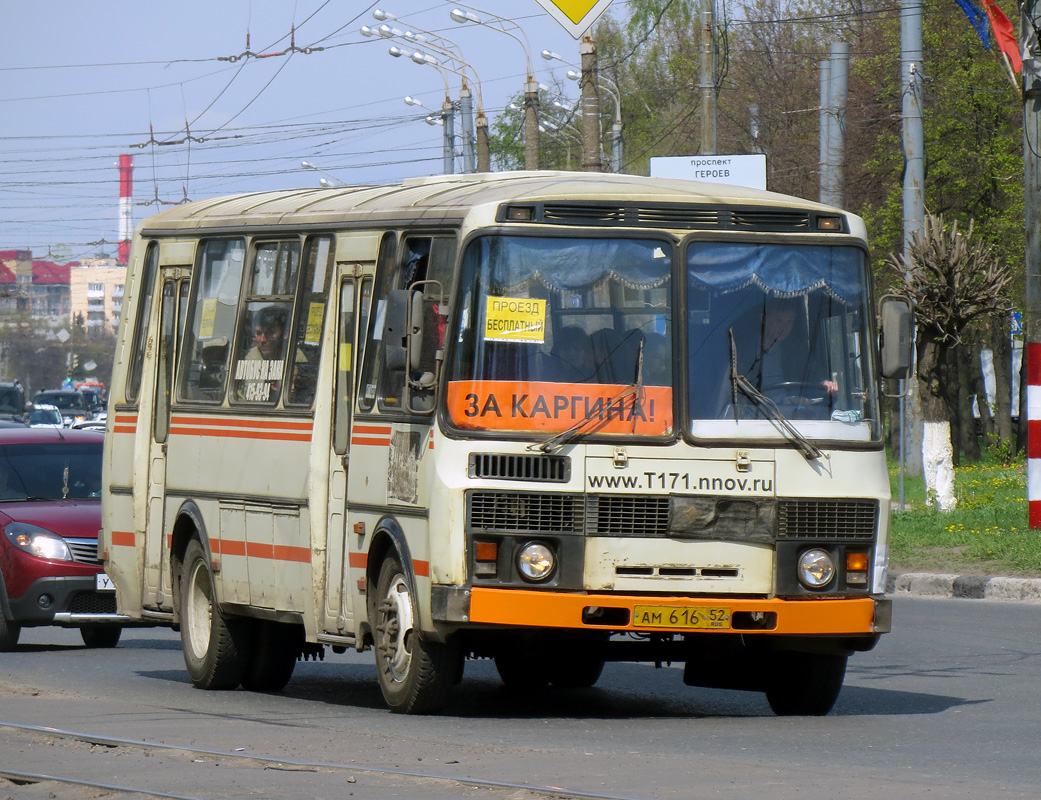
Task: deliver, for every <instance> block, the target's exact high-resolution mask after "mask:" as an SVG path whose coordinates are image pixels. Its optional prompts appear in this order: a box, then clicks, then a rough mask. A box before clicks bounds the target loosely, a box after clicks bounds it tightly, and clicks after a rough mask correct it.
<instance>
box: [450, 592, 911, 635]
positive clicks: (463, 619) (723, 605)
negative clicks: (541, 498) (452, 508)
mask: <svg viewBox="0 0 1041 800" xmlns="http://www.w3.org/2000/svg"><path fill="white" fill-rule="evenodd" d="M434 588H435V592H434V598H433V599H434V604H433V605H434V607H433V612H434V618H435V619H436V620H438V621H443V622H454V623H463V624H469V625H509V626H522V627H526V628H570V629H574V630H607V631H615V632H618V631H639V632H644V633H646V632H656V631H657V632H662V633H702V632H703V633H735V632H736V633H743V634H744V633H761V634H776V635H795V636H814V635H832V636H864V635H869V636H876V635H878V634H881V633H888V632H889V630H890V624H891V601H890V600H889V599H888V598H885V597H880V596H867V597H856V598H849V597H827V596H818V597H810V598H806V599H801V598H800V599H791V600H788V599H781V598H735V597H669V596H660V595H655V596H645V595H620V594H584V593H560V592H538V591H527V590H523V589H489V588H483V587H472V588H468V589H462V588H455V587H434ZM438 589H440V590H441V591H437V590H438Z"/></svg>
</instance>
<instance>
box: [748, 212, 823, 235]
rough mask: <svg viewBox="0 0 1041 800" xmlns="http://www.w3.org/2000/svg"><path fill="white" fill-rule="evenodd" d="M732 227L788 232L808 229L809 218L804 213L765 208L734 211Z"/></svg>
mask: <svg viewBox="0 0 1041 800" xmlns="http://www.w3.org/2000/svg"><path fill="white" fill-rule="evenodd" d="M732 226H733V227H734V228H755V229H756V230H775V231H790V230H799V229H808V228H809V227H810V216H809V214H808V213H806V212H804V211H783V210H774V209H766V208H754V209H735V210H734V212H733V220H732Z"/></svg>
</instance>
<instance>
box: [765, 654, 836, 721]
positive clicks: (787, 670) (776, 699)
mask: <svg viewBox="0 0 1041 800" xmlns="http://www.w3.org/2000/svg"><path fill="white" fill-rule="evenodd" d="M770 673H771V674H770V677H769V679H768V680H769V683H768V684H767V687H766V700H767V702H769V703H770V708H772V709H773V710H774V713H775V714H777V715H778V716H781V717H793V716H800V717H823V716H824V715H825V714H827V713H828V712H829V711H831V707H832V706H833V705H835V701H836V700H837V699H838V697H839V692H840V691H842V681H843V679H844V678H845V677H846V656H833V655H824V654H821V653H790V652H784V653H778V654H777V657H776V658H775V659H774V660H773V661H771V662H770Z"/></svg>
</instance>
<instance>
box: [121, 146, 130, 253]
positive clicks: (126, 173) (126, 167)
mask: <svg viewBox="0 0 1041 800" xmlns="http://www.w3.org/2000/svg"><path fill="white" fill-rule="evenodd" d="M133 194H134V157H133V156H129V155H121V156H120V157H119V263H120V264H126V263H127V261H128V260H129V259H130V236H131V233H132V228H133V224H134V223H133V218H132V216H131V213H130V201H131V198H132V197H133Z"/></svg>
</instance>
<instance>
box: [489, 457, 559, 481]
mask: <svg viewBox="0 0 1041 800" xmlns="http://www.w3.org/2000/svg"><path fill="white" fill-rule="evenodd" d="M469 474H470V477H471V478H490V479H494V480H501V481H546V482H552V483H567V482H568V481H569V480H571V459H570V458H568V457H567V456H537V455H526V454H520V455H518V454H513V453H471V454H470V471H469Z"/></svg>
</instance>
